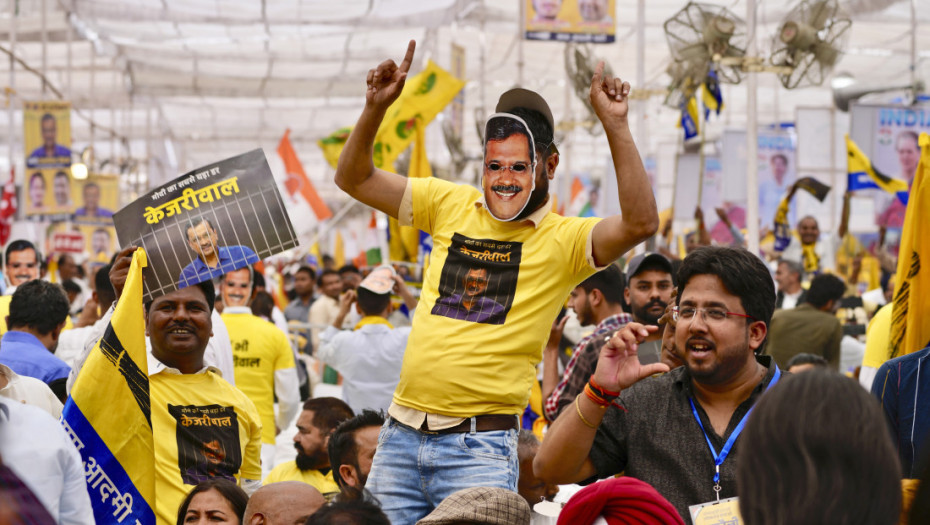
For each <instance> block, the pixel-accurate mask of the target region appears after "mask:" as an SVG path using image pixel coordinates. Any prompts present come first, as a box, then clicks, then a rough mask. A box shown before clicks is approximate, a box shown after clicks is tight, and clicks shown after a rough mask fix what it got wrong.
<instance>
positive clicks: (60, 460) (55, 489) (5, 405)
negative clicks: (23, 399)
mask: <svg viewBox="0 0 930 525" xmlns="http://www.w3.org/2000/svg"><path fill="white" fill-rule="evenodd" d="M0 456H3V463H4V464H5V465H6V466H8V467H9V468H10V469H11V470H12V471H13V472H14V473H15V474H16V475H17V476H18V477H19V478H20V479H21V480H22V481H23V482H24V483H25V484H26V485H27V486H28V487H29V490H31V491H32V493H33V494H35V495H36V497H37V498H38V499H39V501H41V502H42V505H44V506H45V509H46V510H48V512H49V514H51V515H52V517H54V518H55V521H57V522H58V523H59V525H86V524H88V523H94V513H93V510H92V509H91V506H90V496H89V495H88V493H87V482H86V481H85V478H84V467H83V465H82V464H81V455H80V454H79V453H78V451H77V449H76V448H74V444H73V443H72V442H71V439H69V438H68V435H67V434H66V433H65V429H64V428H63V427H62V426H61V425H60V424H59V423H58V421H56V420H55V419H54V418H53V417H51V416H50V415H48V414H47V413H46V412H44V411H43V410H42V409H40V408H38V407H34V406H31V405H24V404H22V403H20V402H19V401H14V400H12V399H8V398H6V397H0Z"/></svg>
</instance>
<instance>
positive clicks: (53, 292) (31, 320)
mask: <svg viewBox="0 0 930 525" xmlns="http://www.w3.org/2000/svg"><path fill="white" fill-rule="evenodd" d="M69 309H70V306H69V304H68V297H67V296H66V295H65V292H64V290H62V288H61V287H60V286H58V285H57V284H52V283H50V282H48V281H43V280H42V279H34V280H32V281H29V282H27V283H24V284H21V285H19V286H18V287H17V288H16V292H14V293H13V298H12V299H10V317H9V321H7V326H8V327H9V329H10V330H15V329H17V328H21V327H25V328H30V329H32V330H35V331H36V332H38V333H39V334H41V335H46V334H48V333H51V331H52V330H54V329H56V328H58V326H59V325H61V323H63V322H65V319H67V318H68V310H69Z"/></svg>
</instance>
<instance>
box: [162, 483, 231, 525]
mask: <svg viewBox="0 0 930 525" xmlns="http://www.w3.org/2000/svg"><path fill="white" fill-rule="evenodd" d="M211 489H213V490H216V491H217V492H219V493H220V495H221V496H223V498H224V499H225V500H226V501H227V502H228V503H229V506H230V507H232V509H233V512H234V513H235V514H236V517H237V518H239V523H240V524H241V523H242V520H243V519H245V506H246V505H247V504H248V503H249V496H248V495H247V494H246V493H245V491H244V490H242V489H241V488H239V486H238V485H236V484H235V483H233V482H232V481H229V480H227V479H224V478H211V479H208V480H207V481H201V482H200V483H198V484H196V485H194V488H192V489H191V491H190V492H188V493H187V496H184V500H183V501H182V502H181V506H180V507H178V524H177V525H184V518H185V516H186V515H187V509H188V507H190V505H191V501H192V500H193V499H194V496H196V495H197V494H200V493H201V492H207V491H209V490H211Z"/></svg>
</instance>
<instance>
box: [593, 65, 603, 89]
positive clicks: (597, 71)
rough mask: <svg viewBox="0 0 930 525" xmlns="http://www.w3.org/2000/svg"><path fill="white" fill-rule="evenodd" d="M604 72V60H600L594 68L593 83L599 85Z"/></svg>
mask: <svg viewBox="0 0 930 525" xmlns="http://www.w3.org/2000/svg"><path fill="white" fill-rule="evenodd" d="M603 74H604V61H603V60H598V62H597V67H595V68H594V78H592V79H591V85H592V86H597V85H599V84H600V83H601V77H602V76H603Z"/></svg>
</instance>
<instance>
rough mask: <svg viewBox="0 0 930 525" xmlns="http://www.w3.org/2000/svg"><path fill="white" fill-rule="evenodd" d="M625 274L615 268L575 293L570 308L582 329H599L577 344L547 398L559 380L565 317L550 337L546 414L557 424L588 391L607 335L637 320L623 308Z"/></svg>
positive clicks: (570, 299) (547, 361)
mask: <svg viewBox="0 0 930 525" xmlns="http://www.w3.org/2000/svg"><path fill="white" fill-rule="evenodd" d="M622 289H623V274H622V273H621V272H620V269H619V268H617V266H615V265H613V264H612V265H610V266H608V267H607V268H604V269H603V270H601V271H599V272H597V273H596V274H594V275H592V276H591V277H588V278H587V279H585V280H584V282H582V283H581V284H579V285H578V286H576V287H575V289H574V290H572V293H571V295H570V296H569V299H568V306H569V308H571V309H572V310H574V311H575V316H576V317H578V322H579V323H581V325H582V326H595V328H594V331H593V332H591V333H590V334H589V335H587V336H585V337H583V338H582V339H581V340H580V341H578V344H577V345H575V351H574V353H572V358H571V359H570V360H569V361H568V364H567V365H565V372H563V374H562V379H561V381H559V384H558V385H556V386H555V388H554V389H553V390H552V393H551V394H549V395H546V394H547V393H548V392H547V390H548V389H549V388H551V387H550V386H549V385H551V384H553V383H554V382H555V381H558V379H557V377H558V353H557V352H558V346H559V341H560V340H561V339H562V328H563V327H564V326H565V318H563V319H562V321H560V322H559V324H558V325H556V326H555V327H553V329H552V331H551V332H550V334H549V343H548V344H547V346H546V350H545V352H544V355H545V356H546V360H545V362H544V363H543V374H545V377H544V378H543V396H544V397H545V399H546V403H545V406H544V407H543V415H544V416H546V419H548V420H549V421H555V419H556V417H558V415H559V413H560V412H561V411H562V409H563V408H565V407H566V406H568V405H569V404H571V403H572V401H574V400H575V396H577V395H578V394H579V393H581V391H582V390H584V386H585V384H587V382H588V379H590V378H591V374H592V373H594V366H595V365H596V364H597V356H598V354H600V353H601V347H602V346H604V344H605V343H606V340H605V338H604V336H606V335H608V334H612V333H614V332H616V331H617V330H619V329H621V328H623V327H624V326H625V325H626V324H627V323H629V322H630V321H632V320H633V318H632V317H631V316H630V314H628V313H625V312H624V311H623V308H622V301H623V295H622V294H621V293H620V290H622Z"/></svg>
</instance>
